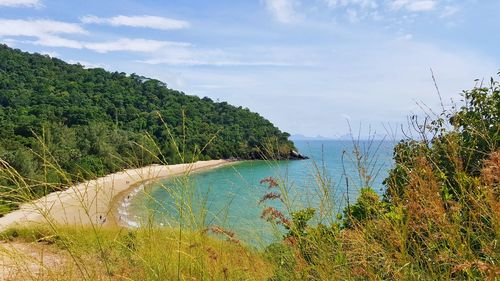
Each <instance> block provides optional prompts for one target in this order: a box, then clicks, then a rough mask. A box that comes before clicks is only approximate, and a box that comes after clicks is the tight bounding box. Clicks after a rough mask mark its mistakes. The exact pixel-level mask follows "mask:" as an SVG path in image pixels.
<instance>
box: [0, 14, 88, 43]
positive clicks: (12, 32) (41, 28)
mask: <svg viewBox="0 0 500 281" xmlns="http://www.w3.org/2000/svg"><path fill="white" fill-rule="evenodd" d="M60 34H87V31H86V30H85V29H83V28H82V27H80V26H79V25H77V24H73V23H67V22H61V21H53V20H8V19H0V37H5V36H10V37H19V36H25V37H35V38H36V40H35V41H29V42H28V43H32V44H36V45H41V46H47V47H67V48H75V49H81V48H83V46H82V44H81V43H80V42H78V41H75V40H70V39H66V38H62V37H60V36H59V35H60ZM11 40H12V39H11Z"/></svg>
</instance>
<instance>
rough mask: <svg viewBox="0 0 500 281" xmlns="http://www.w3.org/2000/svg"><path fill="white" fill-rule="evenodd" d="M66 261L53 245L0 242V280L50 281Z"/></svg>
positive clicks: (63, 255) (64, 255)
mask: <svg viewBox="0 0 500 281" xmlns="http://www.w3.org/2000/svg"><path fill="white" fill-rule="evenodd" d="M68 260H69V257H68V256H67V254H65V253H63V252H61V251H60V250H58V249H57V248H56V247H55V246H53V245H48V244H44V243H27V242H22V241H0V280H16V281H17V280H50V279H51V278H50V277H51V275H52V274H53V273H54V272H55V271H57V270H60V269H61V268H64V266H63V265H64V264H66V263H67V262H68Z"/></svg>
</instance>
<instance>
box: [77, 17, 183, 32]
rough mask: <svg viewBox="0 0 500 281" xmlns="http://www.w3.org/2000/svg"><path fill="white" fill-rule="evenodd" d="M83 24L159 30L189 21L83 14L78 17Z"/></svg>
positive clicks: (179, 25) (172, 27) (176, 26)
mask: <svg viewBox="0 0 500 281" xmlns="http://www.w3.org/2000/svg"><path fill="white" fill-rule="evenodd" d="M80 20H81V21H82V22H83V23H85V24H107V25H112V26H130V27H145V28H153V29H161V30H170V29H183V28H188V27H189V22H187V21H182V20H176V19H171V18H165V17H156V16H146V15H144V16H122V15H120V16H116V17H111V18H100V17H96V16H92V15H89V16H84V17H82V18H81V19H80Z"/></svg>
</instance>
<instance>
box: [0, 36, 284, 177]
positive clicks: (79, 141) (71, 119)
mask: <svg viewBox="0 0 500 281" xmlns="http://www.w3.org/2000/svg"><path fill="white" fill-rule="evenodd" d="M288 137H289V134H288V133H285V132H281V131H280V130H279V129H278V128H277V127H275V126H274V125H273V124H272V123H271V122H270V121H268V120H267V119H265V118H263V117H262V116H260V115H259V114H257V113H253V112H251V111H250V110H249V109H247V108H242V107H241V106H240V107H235V106H232V105H230V104H228V103H227V102H214V101H212V100H211V99H210V98H208V97H204V98H199V97H197V96H191V95H186V94H184V93H183V92H179V91H176V90H172V89H169V88H168V87H167V85H166V84H165V83H164V82H161V81H158V80H155V79H149V78H146V77H143V76H139V75H136V74H131V75H127V74H125V73H120V72H108V71H106V70H104V69H101V68H93V69H86V68H84V67H83V66H82V65H79V64H68V63H66V62H64V61H62V60H60V59H57V58H51V57H49V56H46V55H40V54H30V53H26V52H22V51H20V50H15V49H12V48H9V47H7V46H6V45H0V158H2V159H4V160H6V161H7V162H8V163H10V165H12V166H13V167H14V168H16V169H17V170H18V171H19V172H20V173H21V174H22V175H23V176H25V177H28V178H32V179H39V180H42V179H43V181H46V180H48V181H49V182H62V181H63V180H62V179H60V178H58V175H57V173H51V170H53V169H51V167H49V165H48V164H47V162H50V163H52V164H51V166H52V168H54V167H53V166H54V164H53V163H57V167H58V168H61V170H64V171H66V172H68V173H69V174H71V175H79V176H82V177H83V178H88V177H91V176H98V175H103V174H106V173H109V172H114V171H117V170H120V169H123V168H128V167H132V166H142V165H147V164H152V163H160V162H161V163H169V164H171V163H180V162H188V161H195V160H208V159H219V158H232V157H235V158H243V159H256V158H263V157H270V156H273V157H276V156H278V158H284V157H288V155H290V150H291V149H293V148H294V145H293V143H292V142H291V141H289V140H288ZM269 147H272V148H273V149H271V150H270V149H269ZM271 151H274V152H271ZM271 154H273V155H271ZM47 160H48V161H47ZM75 178H76V177H75Z"/></svg>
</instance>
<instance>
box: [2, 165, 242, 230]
mask: <svg viewBox="0 0 500 281" xmlns="http://www.w3.org/2000/svg"><path fill="white" fill-rule="evenodd" d="M232 163H236V161H231V160H209V161H198V162H195V163H189V164H177V165H150V166H146V167H142V168H137V169H128V170H124V171H121V172H117V173H113V174H110V175H107V176H104V177H101V178H98V179H95V180H89V181H86V182H83V183H79V184H77V185H74V186H70V187H68V188H67V189H65V190H62V191H56V192H52V193H50V194H48V195H46V196H44V197H42V198H39V199H36V200H34V201H31V202H27V203H24V204H22V205H21V206H20V208H19V209H18V210H15V211H13V212H11V213H8V214H6V215H5V216H3V217H1V218H0V231H4V230H6V229H8V228H9V227H12V226H19V225H27V224H29V225H37V224H38V225H46V224H47V223H54V224H58V225H63V226H86V225H98V226H102V227H112V226H120V223H119V217H117V216H116V214H117V209H116V207H117V206H118V204H119V203H120V202H121V201H122V200H123V198H125V196H127V195H128V194H129V193H130V192H132V191H133V190H134V189H136V188H137V187H139V186H140V185H141V184H142V183H144V182H148V181H151V182H152V181H157V180H161V179H165V178H168V177H172V176H178V175H182V174H190V173H192V172H195V171H201V170H207V169H213V168H217V167H221V166H223V165H228V164H232Z"/></svg>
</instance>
